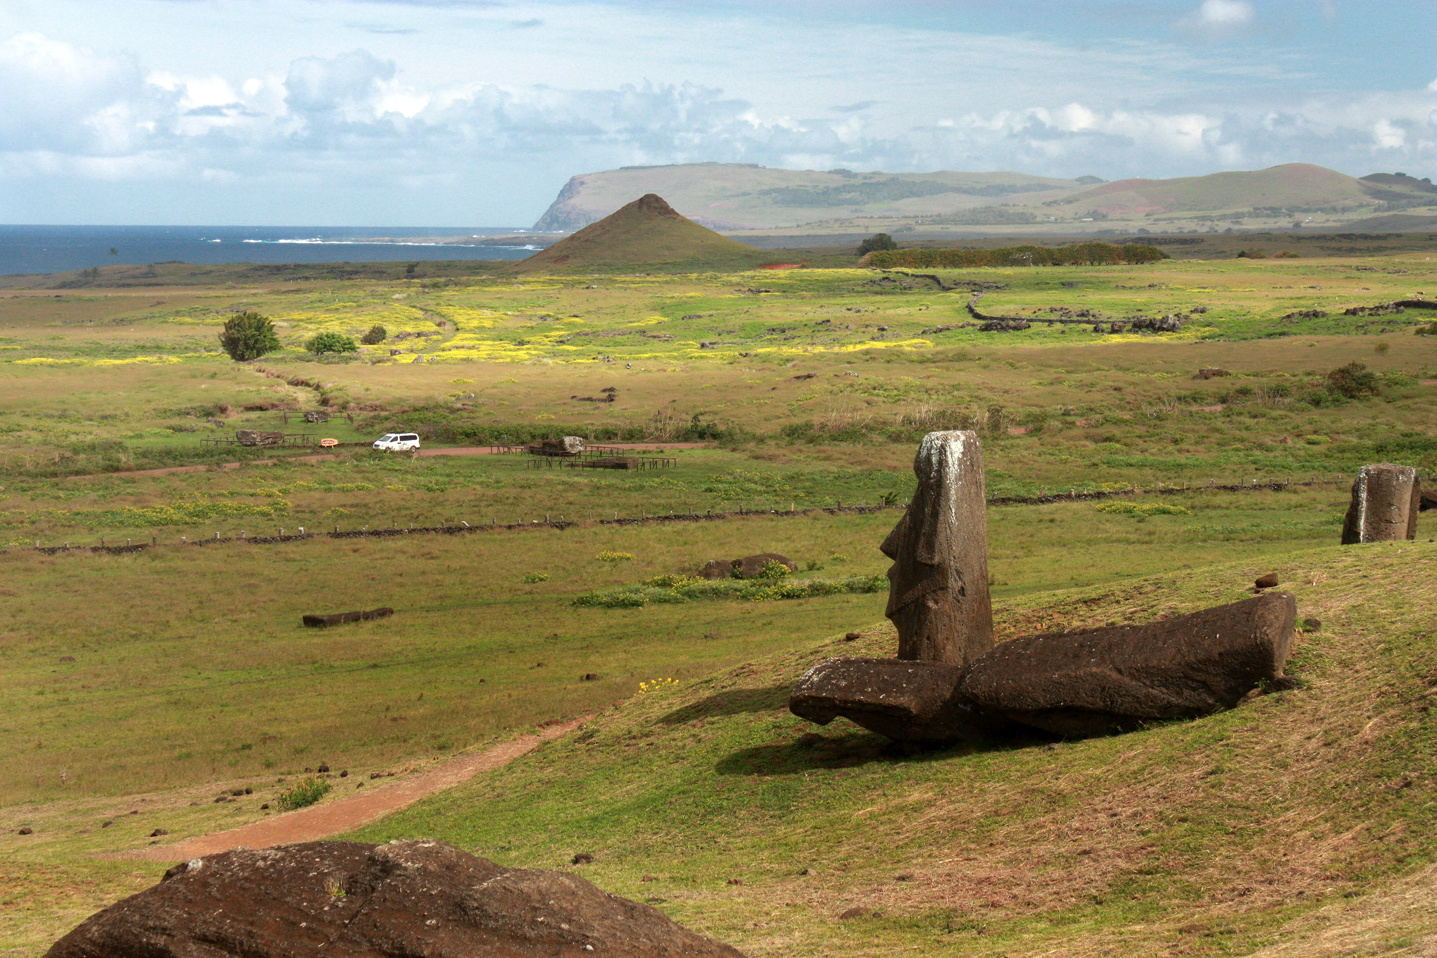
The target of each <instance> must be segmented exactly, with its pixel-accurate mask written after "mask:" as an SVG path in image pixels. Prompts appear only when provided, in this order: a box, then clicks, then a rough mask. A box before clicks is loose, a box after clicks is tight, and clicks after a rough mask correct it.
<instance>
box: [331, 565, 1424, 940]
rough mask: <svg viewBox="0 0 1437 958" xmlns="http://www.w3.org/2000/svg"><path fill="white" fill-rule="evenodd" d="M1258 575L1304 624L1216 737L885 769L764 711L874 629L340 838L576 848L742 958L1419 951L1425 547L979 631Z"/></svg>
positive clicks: (883, 631)
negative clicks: (1307, 622)
mask: <svg viewBox="0 0 1437 958" xmlns="http://www.w3.org/2000/svg"><path fill="white" fill-rule="evenodd" d="M1267 568H1273V569H1276V570H1277V571H1278V572H1279V574H1280V575H1281V577H1282V578H1283V580H1284V583H1285V587H1286V588H1290V589H1291V590H1292V591H1293V592H1295V593H1296V594H1297V597H1298V605H1299V614H1300V616H1302V617H1306V618H1316V619H1319V620H1321V626H1320V628H1315V627H1314V628H1313V629H1311V630H1309V631H1305V632H1304V633H1303V634H1302V635H1301V636H1300V638H1299V641H1298V643H1297V649H1296V653H1295V656H1294V658H1293V661H1292V667H1291V671H1292V672H1293V673H1294V674H1296V675H1297V676H1299V677H1300V679H1301V682H1302V685H1301V688H1299V689H1297V690H1295V691H1291V692H1286V693H1281V694H1275V695H1269V696H1266V697H1263V698H1259V699H1257V700H1255V701H1252V702H1250V703H1248V704H1244V705H1242V706H1240V707H1239V708H1237V709H1234V710H1233V711H1231V712H1228V713H1225V714H1222V715H1218V716H1215V717H1212V718H1208V719H1203V720H1199V721H1195V722H1176V723H1171V724H1163V725H1157V726H1154V727H1152V728H1149V729H1147V730H1145V731H1141V732H1137V733H1133V734H1129V735H1122V736H1114V737H1110V738H1102V739H1095V740H1090V741H1083V742H1044V741H1041V740H1033V741H1027V742H1019V743H1014V744H1011V745H1002V746H995V747H993V748H991V749H981V748H980V749H975V750H963V749H954V750H948V751H938V752H926V753H917V754H903V753H901V752H898V751H895V750H893V749H890V748H888V747H886V746H885V745H884V744H883V741H882V740H881V739H879V738H878V737H876V736H873V735H870V734H868V733H865V732H863V731H862V730H860V729H858V728H857V727H856V726H852V725H849V724H847V723H846V722H845V721H844V720H839V721H838V722H837V723H835V725H833V726H831V727H829V728H825V729H821V730H820V729H818V728H816V727H815V726H812V725H810V724H808V723H806V722H804V721H802V720H800V719H797V718H795V717H793V716H792V715H790V714H788V712H787V710H786V708H785V704H786V698H787V691H788V689H789V688H791V687H792V685H793V683H794V682H795V681H796V680H797V678H798V676H799V675H800V674H801V673H802V672H803V670H804V669H805V668H807V667H808V666H809V665H811V664H813V663H816V662H818V661H821V660H822V659H824V658H827V657H831V656H834V655H853V654H879V655H882V654H891V651H892V648H893V647H894V644H895V637H894V635H893V633H892V632H891V630H890V629H888V628H887V627H886V623H885V624H884V625H883V626H877V625H875V626H871V627H870V628H868V629H866V630H865V638H864V639H863V640H862V641H860V642H856V643H848V642H844V641H842V640H839V639H818V640H817V641H814V642H813V643H812V644H810V645H809V646H808V647H806V648H802V649H799V650H795V651H793V652H789V653H784V654H781V655H778V656H771V657H768V658H764V659H761V660H756V661H753V662H750V663H748V664H746V665H744V666H742V667H740V668H738V669H735V670H732V671H729V672H727V673H724V674H722V675H719V676H715V677H712V678H708V679H703V680H699V681H696V682H686V683H681V684H680V685H678V686H677V687H673V688H668V689H663V690H660V691H657V692H652V693H645V694H639V695H637V696H635V697H634V698H632V699H630V700H628V701H626V702H624V703H622V704H620V705H618V706H615V707H614V708H612V709H610V710H607V711H605V712H604V713H602V714H601V715H600V716H599V717H597V718H596V719H595V720H593V721H592V722H590V723H589V724H588V725H587V726H586V728H585V729H584V730H583V731H582V732H581V733H580V734H578V735H575V736H572V737H571V738H569V739H568V740H565V741H561V742H557V743H554V744H551V745H548V746H546V747H544V748H543V749H542V750H541V751H540V752H539V753H536V754H535V755H533V756H531V757H529V758H527V759H525V760H524V761H523V762H521V763H519V764H517V765H515V766H513V767H511V768H508V769H505V770H503V771H502V772H499V773H497V774H496V775H494V776H491V777H487V778H485V779H484V780H483V781H476V782H475V783H473V784H470V785H467V786H463V787H461V788H459V789H456V790H454V791H452V792H449V793H446V794H444V795H442V796H438V797H436V798H434V799H431V800H429V801H426V802H424V803H423V804H422V805H420V806H416V807H415V808H413V809H411V810H409V811H407V812H404V813H401V814H399V815H396V816H394V817H392V818H390V819H388V820H386V821H384V822H382V823H380V824H378V825H375V826H373V827H370V828H367V829H364V830H363V831H362V832H361V833H359V835H358V836H356V837H360V838H364V839H366V840H373V841H383V840H387V839H390V838H414V837H419V836H427V837H439V838H443V839H446V840H449V841H453V842H456V843H458V844H460V845H462V846H464V847H466V848H469V849H471V850H473V851H475V852H476V853H478V854H481V855H487V856H491V857H494V858H496V859H497V860H499V861H501V862H504V863H507V864H513V865H523V866H526V867H527V866H542V867H548V868H564V867H571V866H568V862H569V860H570V858H571V857H572V856H573V855H575V854H576V853H579V852H586V853H589V854H591V855H592V856H593V857H594V861H593V863H592V864H590V865H585V866H582V867H581V868H578V869H577V870H579V871H580V872H581V873H582V874H584V875H585V877H587V878H589V879H591V880H593V881H597V882H598V883H599V884H600V885H602V886H603V887H606V888H609V889H612V890H614V891H616V892H617V893H619V894H623V895H627V896H630V897H635V898H640V899H644V898H647V899H648V900H650V901H654V900H658V901H659V902H660V903H661V904H660V907H662V908H663V909H664V910H665V911H667V912H669V913H670V914H672V915H673V916H674V917H676V918H677V919H679V920H680V921H683V922H686V923H689V924H691V925H694V926H696V927H698V928H700V929H702V930H703V931H705V932H707V933H709V934H714V935H716V936H718V937H720V938H723V939H725V940H728V941H731V942H733V943H735V944H736V945H738V946H739V947H740V948H742V949H744V950H745V951H746V952H747V953H749V954H751V955H755V956H764V955H785V956H801V955H832V954H844V955H854V956H860V955H861V956H880V955H882V956H888V955H895V956H896V955H905V956H907V955H930V954H931V955H997V954H1007V955H1045V954H1055V953H1056V954H1065V955H1113V954H1124V955H1152V954H1200V955H1219V954H1224V955H1233V954H1250V953H1253V952H1256V951H1258V950H1259V949H1263V948H1265V947H1269V946H1271V947H1273V948H1274V949H1275V951H1277V952H1279V953H1293V954H1296V953H1300V954H1306V955H1322V954H1356V953H1361V954H1388V953H1393V954H1396V953H1409V952H1406V951H1403V949H1404V948H1415V950H1413V951H1411V952H1410V953H1413V954H1419V953H1422V951H1421V946H1419V945H1418V943H1419V942H1422V941H1425V942H1427V943H1428V944H1430V943H1432V942H1433V941H1434V937H1433V936H1434V935H1437V911H1434V910H1433V909H1432V907H1431V904H1432V901H1431V898H1430V895H1431V892H1430V885H1427V886H1426V889H1425V891H1424V890H1423V886H1424V883H1425V882H1427V881H1428V880H1429V878H1430V871H1431V863H1432V861H1433V855H1434V848H1433V845H1432V843H1431V838H1430V836H1431V829H1432V827H1433V825H1434V823H1437V818H1435V816H1437V811H1434V808H1437V806H1434V803H1433V794H1434V789H1437V778H1434V775H1433V769H1432V765H1431V755H1432V754H1433V751H1434V749H1437V728H1434V724H1433V721H1432V718H1431V715H1430V708H1429V706H1430V704H1431V702H1432V699H1433V695H1434V693H1437V651H1434V646H1433V643H1432V642H1431V640H1430V631H1431V627H1430V622H1429V616H1428V611H1429V610H1430V606H1431V602H1432V601H1433V598H1434V596H1433V594H1432V591H1431V589H1429V588H1427V587H1420V588H1418V589H1415V590H1413V589H1408V588H1406V587H1403V588H1398V587H1395V585H1394V583H1395V581H1396V580H1401V581H1403V582H1407V583H1411V582H1413V581H1421V580H1422V578H1423V577H1424V576H1425V575H1426V574H1427V573H1428V572H1432V571H1434V570H1437V550H1434V549H1433V547H1432V546H1431V545H1429V544H1427V543H1425V542H1424V543H1422V544H1421V545H1417V544H1403V545H1379V546H1364V547H1355V548H1354V547H1348V548H1340V547H1336V546H1328V547H1324V548H1320V549H1317V550H1311V551H1303V552H1290V553H1286V554H1283V555H1280V556H1270V557H1268V558H1267V559H1266V560H1264V561H1262V562H1254V561H1250V560H1243V561H1238V562H1235V563H1231V564H1224V565H1219V566H1210V567H1204V568H1203V569H1201V570H1200V571H1198V572H1197V573H1196V574H1187V573H1184V574H1182V575H1174V574H1156V575H1149V576H1145V577H1141V578H1134V579H1130V580H1128V581H1126V582H1124V583H1122V584H1121V585H1119V586H1116V587H1109V588H1101V589H1086V590H1078V591H1069V592H1058V593H1049V594H1044V595H1041V596H1034V597H1030V598H1029V599H1027V600H1023V601H1012V600H1009V601H1006V602H1002V603H1000V605H999V610H998V629H999V632H1000V637H1004V638H1005V637H1008V636H1013V635H1018V634H1023V633H1026V632H1029V631H1032V630H1034V629H1036V628H1040V627H1052V626H1054V625H1056V624H1061V625H1063V626H1091V625H1098V624H1104V623H1111V622H1141V621H1144V620H1147V619H1149V618H1151V617H1153V616H1154V615H1163V614H1175V613H1180V612H1186V611H1190V610H1193V609H1197V608H1201V607H1203V606H1206V605H1211V604H1215V603H1220V602H1226V601H1231V600H1235V599H1237V598H1240V597H1241V596H1242V595H1243V594H1244V592H1243V586H1244V585H1246V584H1248V583H1250V581H1251V579H1252V577H1253V575H1254V573H1256V572H1258V571H1261V570H1265V569H1267ZM654 664H655V668H656V670H657V673H662V672H664V667H663V663H662V662H655V663H654ZM657 673H656V674H657ZM479 809H482V813H476V811H477V810H479ZM1379 909H1381V910H1382V912H1383V917H1382V918H1381V920H1380V921H1376V922H1373V921H1369V920H1368V916H1369V915H1372V914H1374V913H1376V912H1377V911H1378V910H1379ZM1339 933H1345V937H1347V938H1349V939H1351V943H1349V942H1344V941H1343V940H1342V937H1343V935H1340V934H1339Z"/></svg>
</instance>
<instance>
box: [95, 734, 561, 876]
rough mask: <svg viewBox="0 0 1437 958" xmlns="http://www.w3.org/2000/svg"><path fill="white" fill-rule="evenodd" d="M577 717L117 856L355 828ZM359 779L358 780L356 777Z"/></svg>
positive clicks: (508, 757)
mask: <svg viewBox="0 0 1437 958" xmlns="http://www.w3.org/2000/svg"><path fill="white" fill-rule="evenodd" d="M584 721H585V720H584V719H574V720H573V721H569V722H564V723H562V724H559V725H550V726H546V727H545V728H543V729H541V730H540V731H539V732H537V733H534V734H529V735H522V736H520V737H518V738H516V739H513V740H512V741H509V742H501V743H500V744H498V745H495V746H493V747H492V748H487V749H485V750H483V751H482V752H475V753H473V754H470V755H461V756H459V757H457V758H455V759H453V760H452V761H449V762H446V763H444V764H443V765H440V766H439V767H438V768H435V769H432V770H430V771H428V772H422V773H420V774H418V775H411V776H409V777H407V778H404V779H402V780H400V781H397V782H392V783H390V784H387V785H376V786H374V787H371V788H363V789H359V790H356V791H355V793H354V794H352V795H349V796H348V797H346V798H341V799H338V800H336V801H331V802H325V803H324V804H322V805H312V806H310V807H309V808H301V809H299V810H298V811H294V812H285V813H284V814H282V815H274V816H272V817H270V818H266V819H263V820H261V821H258V822H252V823H250V824H248V825H241V826H240V827H239V828H232V829H229V830H228V831H223V832H215V833H214V834H212V835H201V836H199V837H197V838H191V839H187V840H185V841H182V842H178V843H177V844H174V845H155V846H152V847H149V848H139V849H135V850H133V851H128V852H121V853H119V854H118V855H117V856H116V857H119V858H130V859H140V860H142V861H159V862H177V861H187V860H189V859H191V858H202V857H203V856H205V855H213V854H215V853H216V852H223V851H228V850H229V849H231V848H240V847H246V848H269V847H271V846H273V845H288V844H290V843H292V842H312V841H317V840H319V839H321V838H328V837H329V836H331V835H337V834H339V833H341V832H346V831H349V830H350V829H353V828H357V827H359V826H360V825H363V824H364V823H365V822H371V821H373V820H374V819H376V818H380V817H381V816H384V815H388V814H389V813H390V812H394V811H398V810H399V809H401V808H404V807H405V806H407V805H411V804H413V803H414V802H417V801H419V799H421V798H424V797H425V796H428V795H433V794H434V793H435V792H440V791H443V790H444V789H446V788H452V787H454V786H455V785H458V784H460V783H461V782H465V781H468V780H469V779H471V778H473V777H474V776H475V775H478V774H479V773H480V772H488V771H492V770H494V769H496V768H501V767H503V766H505V765H507V764H508V763H510V762H512V761H513V760H514V759H516V758H518V757H519V756H521V755H523V754H525V753H526V752H529V751H531V750H532V749H534V748H535V747H536V746H537V745H539V743H541V742H546V741H548V740H550V739H554V738H558V737H559V736H561V735H566V734H568V733H569V732H572V731H573V730H574V729H576V728H578V727H579V726H580V725H582V724H583V723H584ZM356 784H357V783H356Z"/></svg>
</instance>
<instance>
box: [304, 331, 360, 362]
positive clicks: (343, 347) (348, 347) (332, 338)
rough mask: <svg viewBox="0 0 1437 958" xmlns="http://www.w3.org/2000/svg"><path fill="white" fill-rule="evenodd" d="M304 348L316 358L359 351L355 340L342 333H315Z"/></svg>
mask: <svg viewBox="0 0 1437 958" xmlns="http://www.w3.org/2000/svg"><path fill="white" fill-rule="evenodd" d="M304 348H305V349H307V350H309V351H310V352H312V353H314V354H315V355H316V356H322V355H324V354H325V353H352V352H355V351H356V350H358V349H359V347H358V346H356V345H355V344H354V340H352V339H350V338H349V337H348V336H344V335H341V334H340V333H315V334H314V335H313V336H311V337H310V338H309V339H308V340H307V341H306V342H305V344H304Z"/></svg>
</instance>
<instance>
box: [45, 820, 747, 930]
mask: <svg viewBox="0 0 1437 958" xmlns="http://www.w3.org/2000/svg"><path fill="white" fill-rule="evenodd" d="M325 955H334V956H340V955H342V956H344V958H477V956H485V958H490V956H492V958H540V956H543V958H570V956H573V958H580V956H593V955H607V956H611V958H681V956H682V958H690V956H692V958H742V955H741V954H740V953H739V952H738V951H736V950H734V949H733V948H731V947H729V946H728V945H725V944H721V943H720V942H716V941H713V940H712V939H709V938H704V937H703V936H701V935H698V934H695V933H694V932H691V931H689V930H687V929H685V928H683V927H682V926H680V925H678V924H676V923H674V922H673V921H670V920H669V919H668V918H667V917H665V916H664V915H663V914H661V913H660V912H658V911H657V910H655V909H654V908H651V907H650V906H648V905H641V904H639V903H637V902H632V901H629V900H627V899H624V898H619V897H617V896H615V895H610V894H606V893H605V892H603V891H600V890H599V889H598V888H596V887H595V886H594V885H592V884H590V883H589V882H587V881H585V880H583V879H582V878H578V877H576V876H573V875H567V874H564V873H562V872H553V871H542V870H533V871H529V870H523V869H510V868H503V867H501V866H499V865H496V864H494V863H493V862H491V861H487V860H485V859H483V858H477V857H475V856H473V855H470V854H468V853H466V852H463V851H461V850H459V849H457V848H454V847H453V846H450V845H446V844H443V843H441V842H429V841H416V842H390V843H389V844H387V845H379V846H374V845H366V844H360V843H357V842H306V843H304V844H299V845H286V846H280V847H278V848H269V849H261V850H254V851H252V850H250V849H247V848H241V849H236V850H234V851H228V852H221V853H220V854H218V855H211V856H209V857H207V858H201V859H195V860H193V861H190V862H187V863H185V864H181V865H176V866H175V867H174V868H171V869H170V870H169V871H168V872H166V873H165V877H164V879H163V880H162V881H161V882H160V884H158V885H156V886H154V887H153V888H150V889H148V890H146V891H143V892H140V893H139V894H138V895H133V896H131V897H130V898H126V899H125V900H124V901H121V902H119V903H117V904H115V905H112V906H110V907H109V908H106V909H105V910H104V911H101V912H99V913H98V914H96V915H94V916H92V917H90V918H89V919H87V920H86V921H85V922H84V923H82V924H81V925H80V926H79V927H78V928H76V929H75V930H74V931H72V932H70V933H69V934H68V935H66V936H65V937H64V938H61V939H60V940H59V941H58V942H56V943H55V945H54V946H53V947H52V948H51V949H50V951H49V953H48V956H49V958H224V956H236V958H239V956H243V958H280V956H283V958H308V956H316V958H318V956H325Z"/></svg>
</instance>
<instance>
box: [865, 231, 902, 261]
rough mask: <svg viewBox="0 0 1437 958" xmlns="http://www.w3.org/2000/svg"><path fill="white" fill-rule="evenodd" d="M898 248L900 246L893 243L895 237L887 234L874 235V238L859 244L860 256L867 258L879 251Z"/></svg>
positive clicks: (871, 237)
mask: <svg viewBox="0 0 1437 958" xmlns="http://www.w3.org/2000/svg"><path fill="white" fill-rule="evenodd" d="M897 248H898V244H897V243H895V242H894V241H893V237H891V236H889V235H888V234H887V233H874V234H873V235H872V236H870V237H868V239H866V240H864V241H863V242H862V243H859V244H858V255H859V256H867V255H868V254H869V253H872V252H875V251H877V250H881V249H897Z"/></svg>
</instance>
